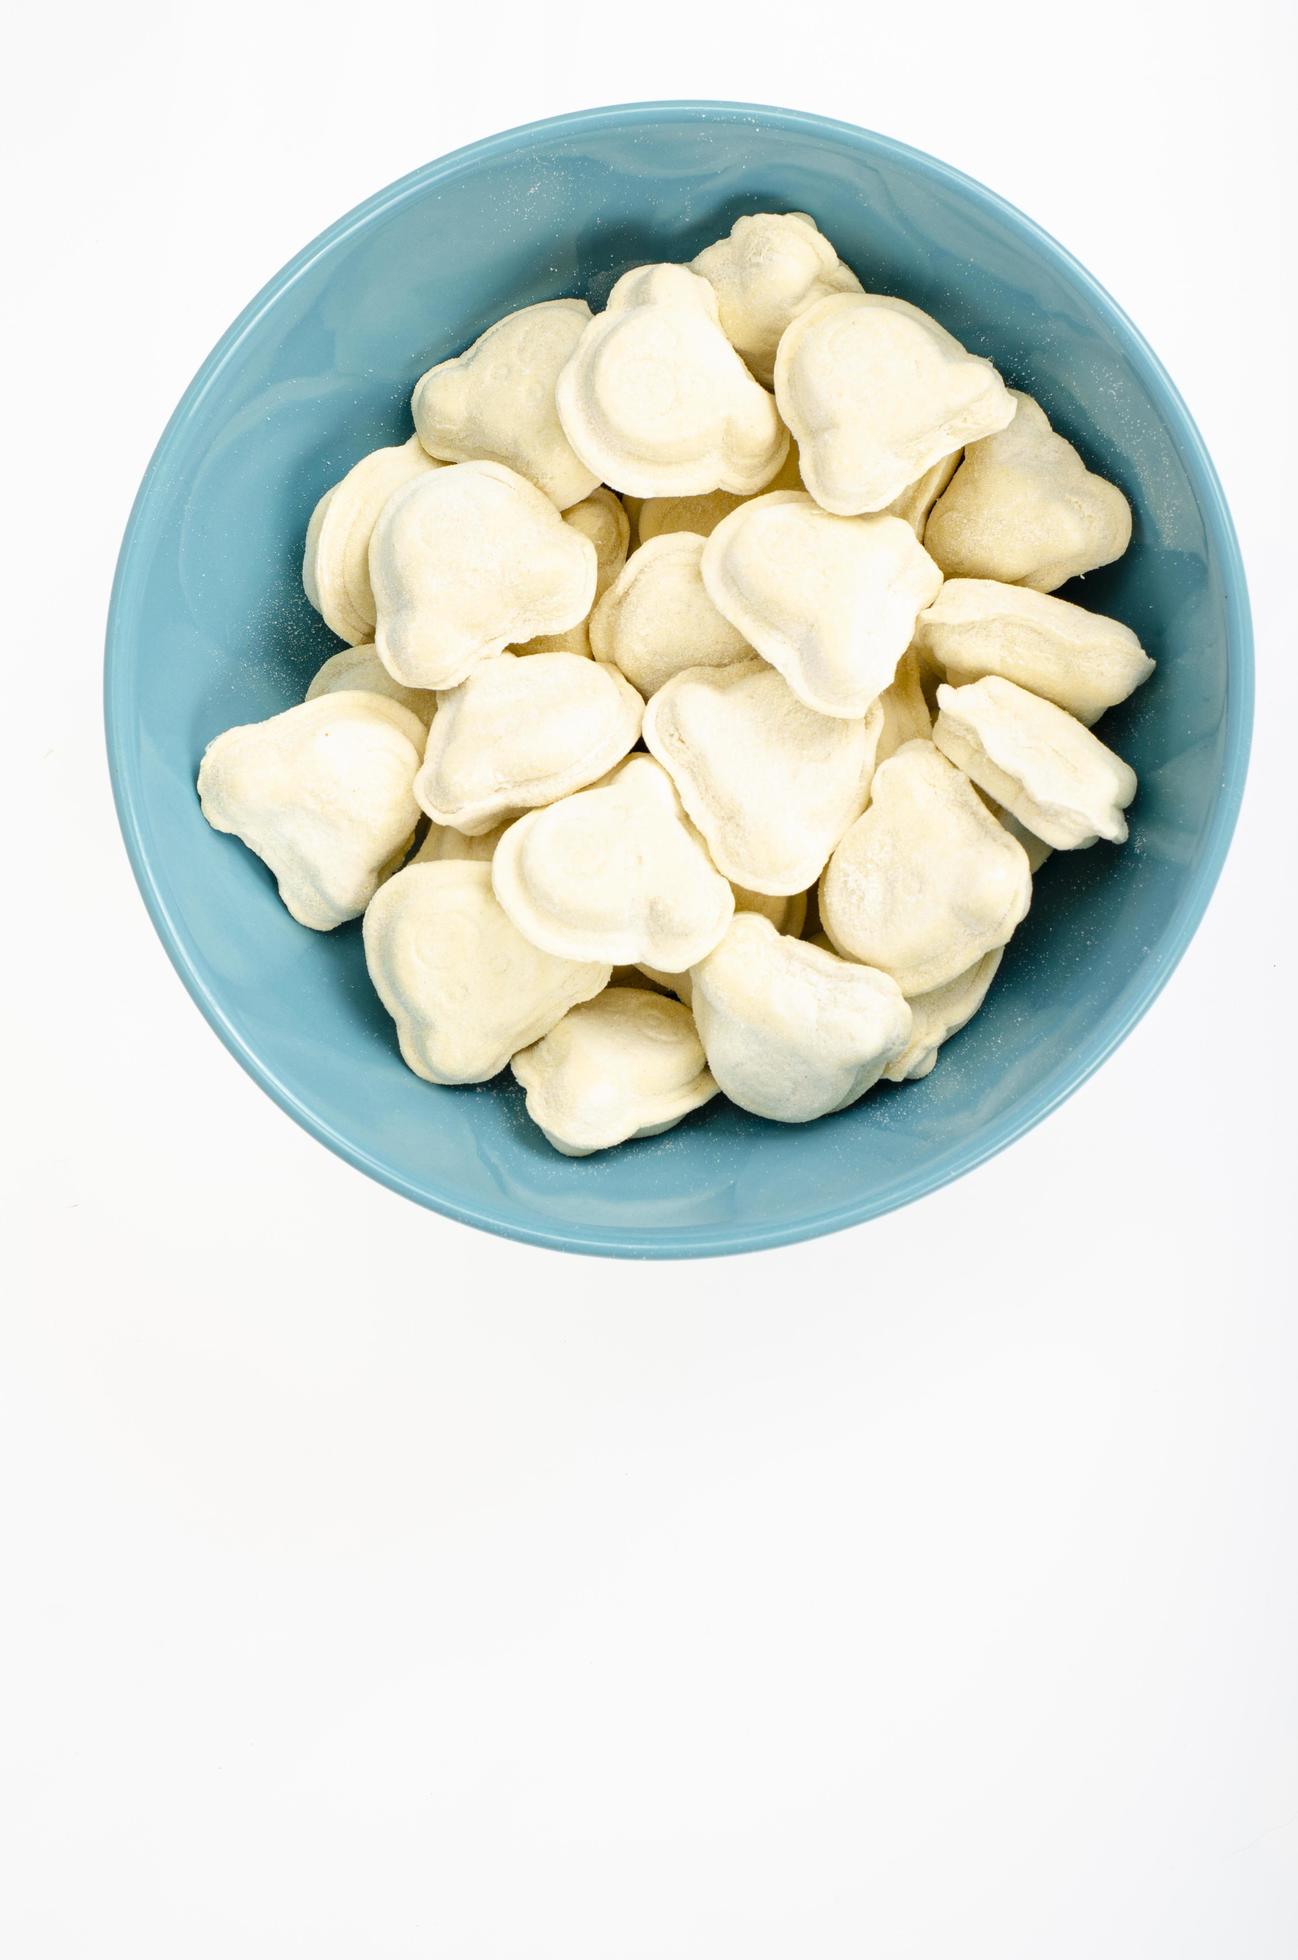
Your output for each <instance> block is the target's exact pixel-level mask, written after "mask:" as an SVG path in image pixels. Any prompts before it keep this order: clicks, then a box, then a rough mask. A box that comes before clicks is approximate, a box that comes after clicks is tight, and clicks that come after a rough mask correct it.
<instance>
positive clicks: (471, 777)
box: [415, 653, 644, 835]
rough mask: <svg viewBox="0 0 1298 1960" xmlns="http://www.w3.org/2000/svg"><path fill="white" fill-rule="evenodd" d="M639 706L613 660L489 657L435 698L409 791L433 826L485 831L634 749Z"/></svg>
mask: <svg viewBox="0 0 1298 1960" xmlns="http://www.w3.org/2000/svg"><path fill="white" fill-rule="evenodd" d="M643 713H644V703H643V701H642V700H641V699H640V696H639V695H638V694H637V693H636V691H635V689H634V688H633V687H632V686H631V684H630V682H629V681H625V680H623V678H622V676H621V674H619V672H618V671H617V668H616V667H604V666H601V665H600V664H599V663H598V662H597V661H594V660H583V659H581V658H580V656H579V655H577V654H572V653H538V654H532V655H530V656H529V657H528V658H527V659H520V658H519V657H518V656H517V655H516V654H512V653H502V654H499V655H497V657H496V658H495V659H494V660H484V661H483V663H482V665H481V666H480V667H475V668H474V670H473V672H472V673H471V674H470V675H469V677H468V679H467V680H464V681H461V682H460V685H459V686H458V687H453V688H451V689H449V690H448V691H447V692H446V693H444V694H442V695H439V697H438V710H437V719H436V721H435V722H434V723H433V728H432V733H431V734H430V735H429V738H428V747H427V749H426V750H425V752H424V764H423V768H422V769H421V770H420V772H419V775H418V776H417V777H416V779H415V795H416V796H417V797H418V799H419V804H420V807H421V809H423V810H426V811H427V813H428V815H429V816H430V817H431V818H432V819H433V822H434V823H438V824H451V825H452V826H453V827H454V828H455V829H456V830H463V831H465V832H467V833H468V834H469V835H472V834H473V833H475V832H478V831H484V830H491V829H493V828H495V827H496V826H497V825H498V824H500V823H502V822H505V821H507V820H508V819H510V818H512V817H516V816H518V815H519V814H520V813H521V812H522V811H524V810H535V809H537V808H539V807H540V806H541V805H542V804H545V803H556V802H557V801H558V800H559V798H560V797H561V796H568V795H570V794H571V792H572V791H573V790H575V789H584V788H585V787H586V785H587V784H588V783H593V782H595V781H596V780H597V779H598V778H599V777H600V776H603V775H605V774H607V772H608V771H609V770H610V769H611V768H612V767H613V765H614V763H615V762H620V761H621V760H622V757H623V756H624V755H626V754H627V752H628V751H629V750H630V749H632V748H634V746H635V744H636V742H637V740H638V739H639V735H640V720H641V717H642V715H643Z"/></svg>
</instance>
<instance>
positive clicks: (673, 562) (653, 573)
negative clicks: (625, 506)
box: [590, 531, 751, 700]
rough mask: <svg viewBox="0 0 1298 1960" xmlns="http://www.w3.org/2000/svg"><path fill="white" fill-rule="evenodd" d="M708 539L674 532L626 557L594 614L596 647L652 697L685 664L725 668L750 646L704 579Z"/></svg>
mask: <svg viewBox="0 0 1298 1960" xmlns="http://www.w3.org/2000/svg"><path fill="white" fill-rule="evenodd" d="M702 563H703V539H702V538H698V537H695V536H694V535H693V533H692V532H689V531H673V532H671V533H669V534H668V535H667V536H664V537H659V538H654V539H653V540H652V541H651V542H650V543H649V544H642V545H641V547H640V549H639V550H638V551H633V552H632V554H631V556H630V557H629V558H628V559H627V561H626V564H625V566H624V567H623V569H622V571H621V573H620V574H619V576H618V577H617V578H616V579H615V580H614V581H613V583H612V585H611V586H610V587H609V589H608V591H607V592H606V593H605V594H604V597H603V598H602V599H601V600H600V602H599V604H598V605H597V606H596V608H595V610H594V612H593V613H592V614H591V618H590V644H591V651H592V652H593V653H594V655H595V658H596V659H597V660H611V661H612V662H613V663H614V665H615V666H617V667H618V668H620V669H621V671H622V672H623V673H624V674H625V675H626V677H627V679H628V680H629V681H630V683H631V685H632V687H634V688H636V689H638V691H639V692H640V693H641V694H642V695H643V696H644V697H645V699H646V700H648V698H649V696H650V695H651V694H653V693H655V692H656V691H657V689H658V688H660V687H661V686H662V685H663V683H664V682H665V681H669V680H670V679H671V677H672V675H673V674H679V673H680V672H681V671H682V670H683V669H684V668H686V667H723V666H726V665H728V664H729V662H731V661H732V660H742V659H743V658H744V656H745V655H746V654H748V653H750V652H751V648H750V647H749V645H748V642H747V641H746V640H745V639H744V636H743V634H742V633H740V632H739V630H738V628H737V627H734V626H732V625H731V623H730V621H729V620H728V619H726V618H725V617H724V615H723V614H721V613H719V612H718V611H717V609H716V607H715V605H714V604H713V603H712V600H711V599H710V598H709V597H708V592H707V588H706V586H705V585H704V583H703V573H702V569H701V567H702Z"/></svg>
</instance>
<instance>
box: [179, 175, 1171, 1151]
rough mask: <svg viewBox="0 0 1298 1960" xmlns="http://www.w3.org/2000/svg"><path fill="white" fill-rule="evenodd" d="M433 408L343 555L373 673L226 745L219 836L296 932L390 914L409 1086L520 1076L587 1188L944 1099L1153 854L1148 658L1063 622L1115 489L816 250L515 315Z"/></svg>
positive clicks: (761, 246)
mask: <svg viewBox="0 0 1298 1960" xmlns="http://www.w3.org/2000/svg"><path fill="white" fill-rule="evenodd" d="M412 406H413V415H414V424H415V434H414V435H413V436H412V437H411V438H410V440H409V441H408V442H406V443H404V444H402V445H400V446H398V447H394V448H391V449H380V450H378V451H377V452H376V453H375V454H373V455H370V456H366V457H364V458H363V459H362V460H361V461H360V462H359V463H357V464H356V465H355V467H354V468H353V469H351V470H350V471H349V472H348V474H347V475H346V476H345V477H344V478H343V479H342V481H341V482H340V483H338V484H336V485H335V486H334V488H333V489H331V490H330V491H328V493H327V494H326V495H325V496H324V497H323V498H322V499H321V501H320V503H319V504H318V505H317V507H316V510H315V512H314V514H313V516H312V518H311V523H310V527H309V530H308V533H307V540H306V557H305V562H304V565H303V579H304V583H305V587H306V591H307V595H308V597H309V598H310V600H311V603H312V604H313V605H314V606H315V607H316V608H317V609H318V610H319V611H320V612H321V613H322V615H323V616H324V619H325V620H326V621H327V623H328V624H329V626H330V627H331V628H332V629H333V630H334V631H335V632H336V633H337V634H338V635H339V637H340V639H342V640H343V641H345V642H346V643H347V644H346V645H345V646H344V647H343V648H342V650H341V651H339V652H338V653H335V654H334V655H333V656H332V657H331V658H330V659H328V660H327V661H326V662H325V664H324V666H323V667H322V668H321V670H320V672H319V673H318V674H317V675H316V677H315V679H314V680H313V681H312V683H311V685H310V687H309V688H308V690H307V696H306V699H305V701H304V702H302V703H301V705H300V706H298V707H294V708H290V709H288V710H287V711H286V712H285V713H283V714H278V715H273V716H272V717H271V718H270V719H269V720H267V721H263V722H258V723H255V724H251V725H249V726H246V727H240V728H232V729H230V730H229V731H228V732H227V733H226V734H224V735H222V736H220V737H219V738H218V739H217V740H216V741H214V742H213V743H212V744H211V745H210V746H209V748H208V750H207V752H206V754H205V755H204V757H203V761H202V766H201V768H200V771H199V777H198V788H199V795H200V797H201V799H202V806H203V810H204V813H205V815H206V816H207V818H208V821H209V822H210V823H211V824H213V825H214V826H215V827H216V828H217V829H218V830H222V831H229V832H233V833H234V834H235V835H236V836H238V837H240V838H241V839H242V840H243V842H244V843H245V844H247V845H248V846H250V848H251V849H252V850H254V851H256V852H257V853H258V854H259V855H260V856H261V857H262V858H263V859H264V860H265V862H266V863H267V865H268V866H269V867H270V869H271V871H272V872H273V873H274V875H275V877H276V879H277V880H278V884H279V890H280V895H281V897H282V899H283V901H284V903H285V905H286V906H287V907H288V909H289V911H290V912H291V913H292V914H293V917H294V918H295V919H298V920H300V921H301V922H302V924H303V925H306V926H311V927H314V928H315V929H316V930H317V931H321V932H327V931H329V930H330V929H331V928H333V927H335V926H337V925H340V924H342V923H343V922H344V921H345V920H348V919H353V918H356V917H358V916H360V915H361V914H364V920H365V924H364V944H365V956H366V960H367V962H368V966H369V971H370V975H371V977H372V979H373V982H374V985H375V987H376V988H377V990H378V993H379V996H380V998H381V999H382V1001H383V1004H384V1006H385V1007H386V1009H387V1011H388V1012H389V1014H390V1015H391V1016H392V1019H393V1021H394V1022H395V1024H396V1031H397V1038H398V1040H399V1043H400V1047H401V1053H402V1055H403V1057H404V1058H405V1060H406V1062H407V1063H408V1064H409V1066H410V1067H411V1068H412V1069H413V1070H414V1071H415V1073H416V1074H417V1075H420V1076H423V1077H425V1078H426V1079H427V1080H428V1081H430V1082H439V1083H470V1082H485V1081H487V1080H489V1079H490V1078H491V1077H492V1076H495V1075H496V1074H498V1073H499V1072H500V1071H501V1070H502V1069H504V1068H506V1067H512V1069H513V1072H514V1074H515V1076H516V1077H517V1079H518V1080H519V1082H520V1083H521V1084H522V1085H523V1087H524V1089H525V1090H526V1092H527V1108H528V1111H529V1113H530V1115H531V1116H532V1117H533V1119H534V1120H535V1121H536V1123H537V1124H538V1125H539V1126H540V1128H541V1129H542V1130H543V1131H544V1133H545V1135H546V1136H547V1137H548V1138H549V1140H550V1142H551V1143H552V1144H554V1146H555V1147H556V1148H557V1149H558V1150H561V1151H564V1152H566V1153H567V1154H569V1155H584V1154H586V1153H588V1152H590V1151H595V1150H601V1149H605V1148H607V1147H608V1146H610V1145H612V1144H616V1143H621V1142H624V1141H625V1140H627V1139H628V1138H630V1137H637V1136H651V1135H654V1134H655V1133H657V1132H659V1131H661V1130H666V1129H669V1128H670V1127H671V1126H672V1125H673V1124H675V1123H677V1122H679V1121H680V1119H681V1118H682V1117H683V1116H685V1115H686V1114H687V1113H688V1112H689V1111H691V1110H694V1109H697V1108H698V1107H699V1106H700V1105H701V1104H703V1103H706V1102H707V1101H709V1099H710V1098H712V1097H713V1096H715V1095H716V1094H717V1093H718V1092H721V1093H723V1094H725V1095H727V1096H729V1097H730V1099H731V1100H732V1101H733V1102H735V1103H737V1104H738V1105H739V1106H740V1107H741V1108H743V1109H746V1110H750V1111H752V1112H753V1113H754V1114H756V1115H758V1116H765V1117H770V1118H773V1119H774V1120H776V1121H778V1122H785V1123H805V1122H809V1121H810V1120H811V1119H812V1118H814V1117H817V1116H823V1115H826V1114H827V1113H829V1112H830V1111H833V1110H838V1109H842V1108H844V1107H845V1106H846V1105H847V1104H848V1103H851V1102H853V1101H854V1100H855V1099H856V1098H857V1097H858V1096H861V1095H863V1094H864V1093H865V1091H866V1090H868V1089H869V1088H871V1087H872V1085H873V1084H875V1083H876V1082H878V1081H879V1080H880V1079H881V1078H883V1079H886V1080H888V1081H892V1082H900V1081H904V1080H907V1079H911V1078H914V1077H917V1076H921V1075H924V1074H926V1073H927V1072H928V1070H929V1069H931V1068H932V1067H933V1064H934V1061H935V1059H936V1057H937V1053H938V1050H939V1048H940V1047H941V1045H942V1043H943V1042H944V1041H946V1040H947V1039H948V1037H949V1036H950V1035H952V1034H953V1033H954V1032H955V1031H956V1030H957V1029H958V1028H960V1027H962V1026H963V1025H964V1024H965V1023H966V1022H967V1021H968V1020H969V1018H970V1016H971V1015H972V1014H974V1013H975V1012H976V1011H977V1009H978V1008H979V1006H980V1005H981V1004H982V1001H983V999H984V997H985V995H986V993H987V990H988V987H989V986H990V985H991V982H992V979H993V978H994V976H995V973H996V969H997V966H998V964H999V962H1000V958H1001V953H1002V950H1003V948H1004V946H1005V945H1006V943H1007V941H1008V940H1009V938H1010V935H1011V934H1012V933H1013V931H1014V929H1015V927H1016V926H1017V925H1018V924H1019V922H1020V920H1021V919H1022V918H1023V916H1024V914H1025V913H1026V912H1027V909H1028V904H1029V901H1030V899H1031V894H1032V878H1033V873H1034V871H1035V870H1036V869H1037V867H1038V866H1039V865H1040V863H1041V862H1042V860H1043V859H1044V858H1045V857H1046V856H1048V854H1049V852H1050V851H1051V850H1052V849H1057V850H1078V849H1080V848H1082V847H1084V846H1086V845H1088V844H1092V843H1094V842H1095V841H1096V840H1097V839H1098V838H1106V839H1108V840H1109V841H1110V842H1113V843H1120V842H1122V841H1123V839H1124V838H1125V837H1126V834H1127V828H1126V822H1125V819H1124V816H1123V812H1124V809H1125V808H1126V806H1127V805H1128V804H1129V803H1130V802H1131V799H1132V797H1133V796H1134V794H1135V789H1136V779H1135V776H1134V775H1133V774H1132V771H1131V770H1130V769H1129V768H1128V766H1127V765H1126V763H1125V762H1123V761H1122V760H1121V758H1120V757H1119V756H1117V755H1115V754H1114V753H1113V751H1112V750H1111V749H1109V748H1107V747H1106V746H1105V744H1104V743H1103V742H1102V741H1100V740H1099V738H1098V737H1097V736H1096V735H1094V734H1093V733H1092V732H1091V727H1092V724H1093V723H1094V722H1095V721H1096V720H1097V719H1098V718H1099V716H1100V715H1102V714H1103V713H1104V710H1105V709H1106V708H1109V707H1111V706H1113V705H1114V704H1115V703H1116V702H1119V701H1121V700H1123V699H1124V698H1125V697H1126V696H1127V695H1128V694H1130V693H1131V691H1132V690H1133V689H1134V688H1135V687H1137V686H1139V684H1140V683H1141V682H1142V681H1143V680H1145V679H1146V678H1147V676H1148V675H1149V674H1150V672H1151V671H1152V668H1153V662H1152V661H1151V660H1150V659H1149V658H1148V656H1147V655H1146V654H1145V653H1144V651H1143V650H1142V648H1141V646H1140V643H1139V641H1138V640H1137V639H1136V636H1135V635H1134V634H1133V633H1132V632H1131V631H1130V630H1129V629H1128V628H1127V627H1126V626H1123V625H1120V624H1119V623H1118V622H1117V621H1115V620H1112V619H1106V618H1103V617H1101V616H1100V615H1098V614H1094V613H1091V612H1088V611H1085V610H1083V609H1082V608H1081V607H1079V606H1076V605H1072V604H1070V603H1068V602H1067V601H1065V600H1062V599H1058V598H1054V597H1052V596H1050V595H1051V594H1052V593H1053V592H1054V591H1055V590H1056V588H1057V587H1059V586H1060V585H1062V584H1063V583H1064V582H1065V581H1066V580H1068V579H1070V578H1073V577H1074V576H1076V575H1077V574H1079V573H1083V572H1087V571H1089V570H1091V569H1092V568H1094V567H1095V566H1099V565H1104V564H1107V563H1109V561H1110V560H1112V559H1114V558H1117V557H1119V556H1120V555H1121V553H1122V552H1123V551H1124V550H1125V549H1126V547H1127V543H1128V541H1129V539H1130V535H1131V513H1130V510H1129V507H1128V505H1127V501H1126V499H1125V497H1124V496H1123V494H1122V492H1121V491H1120V490H1118V489H1116V488H1115V487H1114V485H1113V484H1111V483H1106V482H1104V481H1103V480H1102V479H1101V478H1099V477H1097V476H1094V475H1092V474H1091V472H1090V471H1088V470H1087V468H1086V466H1085V464H1084V463H1083V462H1082V460H1081V458H1080V456H1079V455H1078V454H1077V451H1076V450H1075V449H1074V448H1073V447H1072V445H1071V444H1070V443H1068V442H1067V441H1065V440H1064V438H1063V437H1062V436H1060V435H1058V434H1056V433H1055V431H1054V430H1053V429H1052V428H1051V426H1050V424H1049V422H1048V421H1047V419H1046V417H1045V415H1044V414H1043V413H1042V411H1041V409H1040V408H1039V407H1038V406H1037V404H1036V403H1035V402H1034V401H1032V400H1031V399H1030V398H1029V397H1028V396H1026V395H1022V394H1018V393H1016V392H1014V391H1013V390H1011V389H1009V388H1007V387H1006V386H1005V384H1004V383H1003V382H1002V380H1001V378H1000V376H999V375H998V374H997V372H996V370H995V368H994V367H993V366H992V365H991V363H990V362H989V361H987V360H984V359H981V358H979V357H976V356H974V355H972V354H970V353H968V352H966V350H965V349H964V348H963V347H962V346H961V345H960V344H959V342H958V341H956V340H954V339H953V338H952V336H951V335H950V334H949V333H947V332H946V331H945V330H944V329H943V328H942V327H941V326H939V325H938V323H937V321H935V320H933V319H931V318H930V317H929V316H928V315H927V314H926V313H922V312H921V311H920V310H919V308H918V307H915V306H911V305H909V304H908V303H907V302H906V301H905V300H902V299H892V298H888V297H886V296H884V295H882V294H879V293H867V292H864V291H863V290H862V289H861V286H860V283H859V281H858V280H857V278H856V276H855V275H854V274H853V273H852V272H851V271H849V270H848V268H847V267H846V266H845V265H844V264H843V263H842V262H841V261H840V259H839V257H838V255H837V253H836V252H835V250H834V248H833V246H832V245H831V244H830V243H829V241H828V240H827V239H826V238H825V237H824V236H822V234H821V233H820V231H819V230H818V229H817V228H816V226H815V224H814V223H813V221H812V220H811V219H810V218H808V217H804V216H802V215H800V214H798V213H792V214H789V215H775V214H764V215H760V216H755V217H745V218H740V219H739V221H738V223H737V224H736V225H735V227H734V229H733V231H732V232H731V233H730V235H729V237H727V238H723V239H721V240H719V241H718V242H717V243H716V244H714V245H710V246H709V247H708V248H707V250H706V251H703V252H701V253H700V254H699V256H698V257H697V258H696V259H695V260H694V261H693V263H692V264H691V265H688V266H686V265H646V266H640V267H637V268H636V269H635V270H633V271H631V272H627V273H625V274H624V275H623V277H622V278H620V279H619V280H618V282H617V284H616V285H615V286H614V287H613V290H612V292H611V294H610V295H609V300H608V304H607V306H606V307H605V309H604V311H603V312H602V313H597V314H593V315H592V313H591V311H590V308H589V307H588V306H587V305H586V303H585V301H584V300H580V299H558V300H547V301H545V302H543V303H542V304H540V305H537V306H527V307H524V308H522V309H521V310H520V311H519V312H516V313H511V314H509V315H508V316H507V317H506V318H505V319H503V320H500V321H498V322H497V323H496V325H495V326H493V327H491V328H490V329H489V330H488V331H487V332H486V333H484V334H483V335H482V336H481V338H480V339H478V340H477V341H475V342H474V344H473V346H471V347H470V348H469V349H468V350H467V351H466V352H465V353H463V354H461V355H459V356H458V357H457V358H455V359H453V360H447V361H443V362H441V363H440V364H439V365H438V366H436V367H434V368H431V369H430V370H429V372H428V373H427V374H425V375H424V376H423V378H422V379H421V380H420V382H419V384H418V386H417V387H416V389H415V393H414V399H413V404H412ZM633 539H634V540H635V548H634V549H632V541H633ZM425 820H427V829H426V830H425V831H424V832H423V834H422V837H421V835H420V828H421V826H422V825H423V824H424V822H425ZM416 846H417V848H416ZM412 851H413V853H414V854H413V856H411V852H412Z"/></svg>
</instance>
